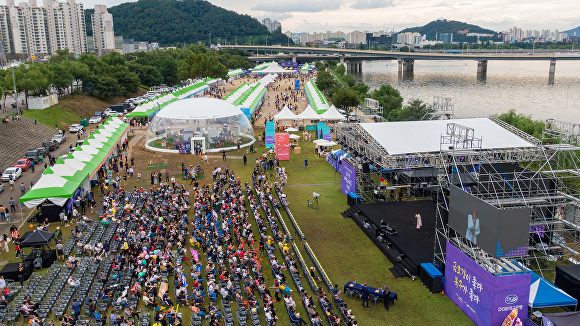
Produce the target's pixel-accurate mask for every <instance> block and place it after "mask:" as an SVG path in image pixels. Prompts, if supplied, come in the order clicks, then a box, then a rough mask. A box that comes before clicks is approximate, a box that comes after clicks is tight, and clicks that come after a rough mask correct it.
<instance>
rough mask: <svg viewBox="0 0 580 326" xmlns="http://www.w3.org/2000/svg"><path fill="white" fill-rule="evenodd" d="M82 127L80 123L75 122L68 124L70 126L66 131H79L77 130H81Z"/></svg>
mask: <svg viewBox="0 0 580 326" xmlns="http://www.w3.org/2000/svg"><path fill="white" fill-rule="evenodd" d="M82 129H83V126H82V125H80V124H78V123H75V124H73V125H70V127H69V128H68V131H69V132H70V133H72V134H74V133H76V132H79V131H81V130H82Z"/></svg>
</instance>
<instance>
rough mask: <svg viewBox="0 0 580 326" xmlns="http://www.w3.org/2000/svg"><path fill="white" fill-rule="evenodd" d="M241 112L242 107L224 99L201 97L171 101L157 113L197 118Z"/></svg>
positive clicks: (229, 115)
mask: <svg viewBox="0 0 580 326" xmlns="http://www.w3.org/2000/svg"><path fill="white" fill-rule="evenodd" d="M240 114H242V111H240V109H238V108H237V107H236V106H234V105H232V104H230V103H228V102H226V101H224V100H219V99H216V98H209V97H199V98H187V99H183V100H180V101H175V102H173V103H170V104H168V105H167V106H165V107H164V108H163V109H161V111H159V112H158V113H157V117H158V118H168V119H188V120H195V119H216V118H225V117H235V116H238V115H240Z"/></svg>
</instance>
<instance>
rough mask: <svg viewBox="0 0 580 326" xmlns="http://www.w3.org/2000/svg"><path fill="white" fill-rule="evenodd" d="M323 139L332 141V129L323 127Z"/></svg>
mask: <svg viewBox="0 0 580 326" xmlns="http://www.w3.org/2000/svg"><path fill="white" fill-rule="evenodd" d="M322 139H324V140H328V141H332V135H331V134H330V127H326V126H325V127H322Z"/></svg>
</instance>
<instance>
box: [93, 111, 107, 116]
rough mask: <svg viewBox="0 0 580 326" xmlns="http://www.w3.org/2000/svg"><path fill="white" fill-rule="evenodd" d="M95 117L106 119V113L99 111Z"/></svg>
mask: <svg viewBox="0 0 580 326" xmlns="http://www.w3.org/2000/svg"><path fill="white" fill-rule="evenodd" d="M95 117H101V118H104V117H105V115H104V113H103V112H101V111H97V112H95Z"/></svg>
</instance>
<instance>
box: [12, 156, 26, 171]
mask: <svg viewBox="0 0 580 326" xmlns="http://www.w3.org/2000/svg"><path fill="white" fill-rule="evenodd" d="M14 166H15V167H17V168H21V169H22V172H24V171H26V170H28V169H29V168H30V160H29V159H27V158H26V157H25V158H21V159H19V160H18V161H16V164H14Z"/></svg>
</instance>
